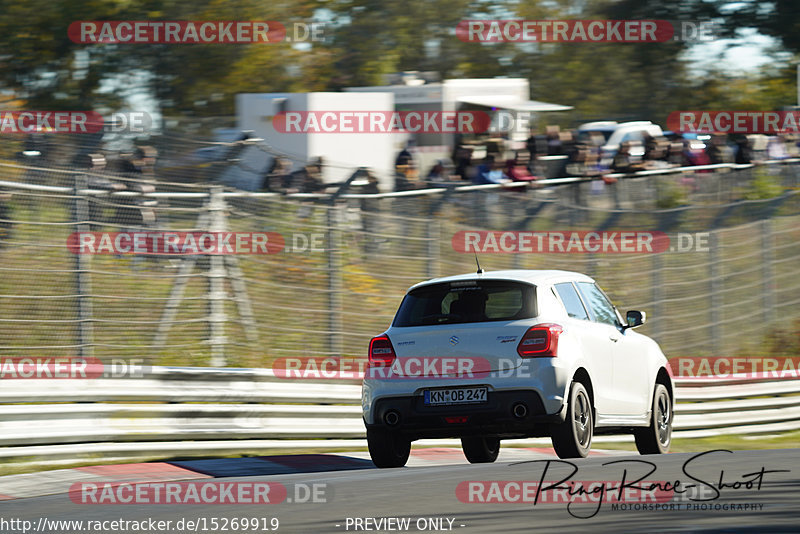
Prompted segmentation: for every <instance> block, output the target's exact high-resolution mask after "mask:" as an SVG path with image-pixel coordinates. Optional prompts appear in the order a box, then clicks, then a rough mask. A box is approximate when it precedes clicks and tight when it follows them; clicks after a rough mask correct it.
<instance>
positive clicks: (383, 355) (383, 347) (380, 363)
mask: <svg viewBox="0 0 800 534" xmlns="http://www.w3.org/2000/svg"><path fill="white" fill-rule="evenodd" d="M395 358H396V355H395V353H394V347H392V342H391V341H389V338H388V336H386V335H381V336H377V337H373V338H372V339H371V340H370V342H369V365H371V366H376V367H386V366H390V365H392V362H393V361H394V359H395Z"/></svg>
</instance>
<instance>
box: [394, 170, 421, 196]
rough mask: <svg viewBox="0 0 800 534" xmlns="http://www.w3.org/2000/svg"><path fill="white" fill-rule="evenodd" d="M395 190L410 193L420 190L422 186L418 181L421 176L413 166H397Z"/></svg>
mask: <svg viewBox="0 0 800 534" xmlns="http://www.w3.org/2000/svg"><path fill="white" fill-rule="evenodd" d="M394 171H395V172H394V190H395V191H410V190H412V189H419V188H420V184H419V183H418V181H417V178H418V177H419V174H418V173H417V169H416V167H415V166H413V165H397V166H396V167H395V168H394Z"/></svg>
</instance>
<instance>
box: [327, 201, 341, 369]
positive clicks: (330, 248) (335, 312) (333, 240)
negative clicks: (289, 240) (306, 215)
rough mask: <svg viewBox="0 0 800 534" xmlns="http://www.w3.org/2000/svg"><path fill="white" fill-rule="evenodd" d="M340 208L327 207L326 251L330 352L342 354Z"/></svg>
mask: <svg viewBox="0 0 800 534" xmlns="http://www.w3.org/2000/svg"><path fill="white" fill-rule="evenodd" d="M338 216H339V208H338V207H337V206H336V205H333V204H331V205H328V206H326V219H327V220H326V226H327V229H326V231H325V233H326V237H325V251H326V255H327V260H328V352H329V353H330V355H332V356H341V354H342V286H343V284H342V268H341V257H340V254H341V251H340V249H339V244H340V241H341V236H340V235H339V228H338V225H339V220H338V219H339V217H338Z"/></svg>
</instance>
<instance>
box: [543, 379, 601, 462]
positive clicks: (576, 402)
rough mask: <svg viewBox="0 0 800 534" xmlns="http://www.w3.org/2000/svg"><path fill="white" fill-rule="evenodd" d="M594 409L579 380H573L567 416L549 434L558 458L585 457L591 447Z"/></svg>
mask: <svg viewBox="0 0 800 534" xmlns="http://www.w3.org/2000/svg"><path fill="white" fill-rule="evenodd" d="M593 432H594V411H593V409H592V403H591V400H590V397H589V393H588V392H587V391H586V387H584V385H583V384H581V383H580V382H573V383H572V385H571V386H570V389H569V401H568V402H567V416H566V418H565V419H564V422H563V423H560V424H558V425H556V426H555V427H554V428H553V431H552V434H551V436H550V437H551V441H552V442H553V449H555V451H556V454H557V455H558V457H559V458H562V459H564V458H586V456H588V455H589V449H591V447H592V434H593Z"/></svg>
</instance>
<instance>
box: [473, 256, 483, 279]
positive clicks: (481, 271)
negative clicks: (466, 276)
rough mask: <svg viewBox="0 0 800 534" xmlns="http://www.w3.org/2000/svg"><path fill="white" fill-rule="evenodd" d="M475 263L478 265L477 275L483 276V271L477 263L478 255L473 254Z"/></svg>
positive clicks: (479, 263)
mask: <svg viewBox="0 0 800 534" xmlns="http://www.w3.org/2000/svg"><path fill="white" fill-rule="evenodd" d="M475 263H477V264H478V274H483V269H481V262H479V261H478V253H477V252H476V253H475Z"/></svg>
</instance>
